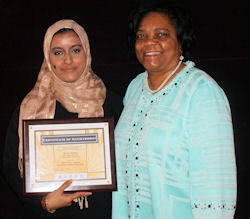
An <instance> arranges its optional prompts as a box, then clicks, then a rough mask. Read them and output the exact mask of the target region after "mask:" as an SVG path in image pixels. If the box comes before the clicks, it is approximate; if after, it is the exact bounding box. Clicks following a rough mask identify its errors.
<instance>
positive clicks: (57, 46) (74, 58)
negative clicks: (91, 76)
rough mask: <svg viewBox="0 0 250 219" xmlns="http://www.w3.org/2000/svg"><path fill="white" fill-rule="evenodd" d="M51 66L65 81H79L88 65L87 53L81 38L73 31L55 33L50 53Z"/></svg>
mask: <svg viewBox="0 0 250 219" xmlns="http://www.w3.org/2000/svg"><path fill="white" fill-rule="evenodd" d="M49 59H50V64H51V68H52V69H53V72H54V73H55V75H56V76H57V77H58V78H60V79H61V80H62V81H64V82H75V81H77V80H78V79H79V78H80V76H81V75H82V73H83V72H84V69H85V67H86V55H85V51H84V48H83V46H82V43H81V41H80V38H79V37H78V36H77V34H76V33H75V32H73V31H66V32H62V33H57V34H56V35H54V37H53V38H52V41H51V45H50V54H49Z"/></svg>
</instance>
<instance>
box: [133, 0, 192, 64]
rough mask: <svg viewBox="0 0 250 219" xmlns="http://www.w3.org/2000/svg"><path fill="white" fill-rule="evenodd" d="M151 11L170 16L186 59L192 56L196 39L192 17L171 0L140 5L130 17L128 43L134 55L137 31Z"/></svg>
mask: <svg viewBox="0 0 250 219" xmlns="http://www.w3.org/2000/svg"><path fill="white" fill-rule="evenodd" d="M150 12H158V13H163V14H165V15H166V16H168V17H169V19H170V21H171V22H172V24H173V25H174V27H175V29H176V33H177V39H178V41H179V43H180V45H181V49H182V52H183V56H184V57H185V59H186V60H187V59H189V58H191V53H190V49H191V47H192V45H193V43H194V41H195V39H196V37H195V34H194V29H193V24H192V19H191V17H190V16H189V15H188V13H187V12H186V11H185V10H184V9H183V8H182V7H181V6H179V5H178V4H176V3H174V2H170V1H166V0H165V1H164V2H158V3H151V4H147V5H140V6H138V7H137V8H136V9H135V10H134V11H132V13H131V14H130V17H129V28H128V43H129V48H130V50H131V52H132V55H133V56H135V41H136V32H137V30H138V28H139V25H140V22H141V20H142V19H143V18H144V17H145V16H146V15H147V14H149V13H150Z"/></svg>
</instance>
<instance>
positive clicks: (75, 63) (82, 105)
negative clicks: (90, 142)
mask: <svg viewBox="0 0 250 219" xmlns="http://www.w3.org/2000/svg"><path fill="white" fill-rule="evenodd" d="M121 110H122V102H121V101H120V98H119V97H118V96H117V95H116V94H114V93H113V92H111V91H108V90H106V88H105V85H104V83H103V81H102V80H101V79H100V78H99V77H98V76H97V75H96V74H94V72H93V71H92V69H91V55H90V47H89V41H88V37H87V34H86V32H85V30H84V29H83V27H81V26H80V25H79V24H77V23H76V22H75V21H73V20H60V21H58V22H56V23H54V24H53V25H52V26H50V27H49V28H48V30H47V32H46V34H45V38H44V62H43V65H42V67H41V70H40V72H39V75H38V79H37V82H36V84H35V86H34V88H33V89H32V90H31V91H30V92H29V93H28V94H27V96H26V97H25V98H24V99H23V101H22V103H21V105H20V107H19V108H18V109H17V110H16V112H15V113H14V114H13V117H12V119H11V121H10V125H9V128H8V132H7V137H6V145H5V153H4V173H5V177H6V180H7V181H8V183H9V184H10V186H11V187H12V189H13V190H14V191H15V193H16V194H17V195H18V197H19V198H20V200H21V201H22V203H23V207H24V215H23V217H24V218H70V217H72V218H110V217H111V193H109V192H100V193H95V194H91V193H89V192H75V193H67V194H66V193H64V189H65V188H67V187H68V186H69V185H70V184H71V180H68V181H66V182H65V183H64V184H63V185H62V186H61V187H60V188H58V189H57V190H56V191H54V192H51V193H49V194H47V195H46V196H38V195H36V196H35V195H34V196H32V195H31V196H24V195H23V179H22V177H23V168H22V166H23V145H22V126H21V125H22V120H24V119H53V118H77V117H79V118H86V117H103V116H114V118H115V121H117V120H118V118H119V115H120V112H121ZM83 196H85V197H87V196H88V205H89V208H87V206H85V208H84V209H83V210H81V209H80V208H79V205H80V206H81V204H82V203H81V201H79V203H75V202H72V201H73V200H76V199H78V200H82V197H83ZM86 199H87V198H85V201H86ZM85 203H86V204H87V202H85ZM83 207H84V206H81V208H83Z"/></svg>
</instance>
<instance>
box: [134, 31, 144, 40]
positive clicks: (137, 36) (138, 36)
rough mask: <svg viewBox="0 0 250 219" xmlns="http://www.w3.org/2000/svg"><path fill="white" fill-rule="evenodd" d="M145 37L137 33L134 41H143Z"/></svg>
mask: <svg viewBox="0 0 250 219" xmlns="http://www.w3.org/2000/svg"><path fill="white" fill-rule="evenodd" d="M145 37H146V35H145V34H144V33H137V34H136V39H138V40H141V39H145Z"/></svg>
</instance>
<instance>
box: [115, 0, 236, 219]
mask: <svg viewBox="0 0 250 219" xmlns="http://www.w3.org/2000/svg"><path fill="white" fill-rule="evenodd" d="M130 21H131V22H130V23H129V25H130V26H129V27H130V39H131V42H130V43H131V47H132V48H133V52H135V54H136V57H137V59H138V61H139V62H140V63H141V64H142V66H143V67H144V68H145V72H143V73H141V74H139V75H138V76H137V77H136V78H135V79H134V80H132V82H131V83H130V85H129V86H128V89H127V92H126V94H125V97H124V109H123V112H122V114H121V117H120V119H119V121H118V123H117V126H116V129H115V141H116V159H117V162H116V164H117V183H118V190H117V191H115V192H113V199H112V202H113V205H112V211H113V214H112V218H113V219H120V218H133V219H135V218H136V219H141V218H143V219H152V218H154V219H163V218H164V219H193V218H194V219H211V218H213V219H222V218H223V219H229V218H233V217H234V212H235V206H236V166H235V154H234V138H233V129H232V119H231V112H230V106H229V103H228V100H227V98H226V95H225V93H224V92H223V90H222V89H221V88H220V87H219V85H218V84H217V83H216V82H215V81H214V80H213V79H212V78H211V77H210V76H209V75H208V74H207V73H205V72H204V71H202V70H200V69H198V68H196V67H195V66H194V63H193V62H191V61H189V60H188V51H189V49H190V46H191V44H192V40H193V29H192V23H191V20H190V18H189V16H188V15H187V14H186V12H185V11H184V10H183V9H182V8H180V7H178V6H176V5H172V4H170V3H169V4H168V3H167V1H164V3H161V4H156V5H151V6H150V5H149V6H145V7H141V8H139V9H138V10H135V12H134V13H132V16H131V20H130ZM183 56H184V57H183ZM184 58H185V59H184Z"/></svg>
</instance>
